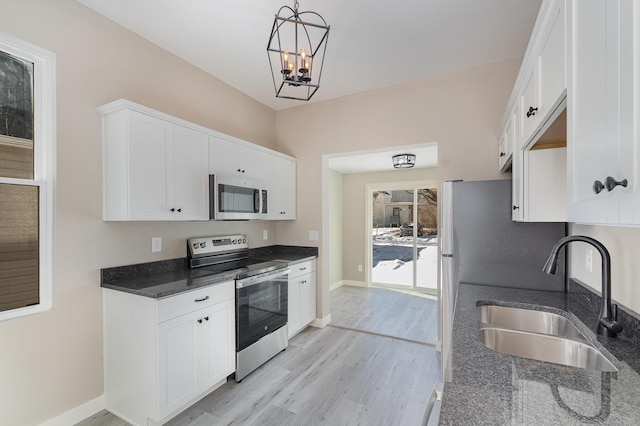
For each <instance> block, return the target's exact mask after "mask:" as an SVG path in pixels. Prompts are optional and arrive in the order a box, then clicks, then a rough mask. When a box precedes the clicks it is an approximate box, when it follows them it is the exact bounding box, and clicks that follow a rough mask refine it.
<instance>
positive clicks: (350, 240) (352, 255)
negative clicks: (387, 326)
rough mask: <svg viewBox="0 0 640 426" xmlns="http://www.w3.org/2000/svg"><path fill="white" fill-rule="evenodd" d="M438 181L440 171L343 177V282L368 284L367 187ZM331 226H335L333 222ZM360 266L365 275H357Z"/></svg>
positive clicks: (407, 171) (363, 174) (392, 172)
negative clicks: (366, 277)
mask: <svg viewBox="0 0 640 426" xmlns="http://www.w3.org/2000/svg"><path fill="white" fill-rule="evenodd" d="M437 179H438V169H436V168H430V169H413V170H394V171H391V172H378V173H352V174H345V175H344V179H343V180H344V184H343V197H342V198H343V204H344V211H343V216H342V217H343V225H342V226H343V228H344V233H343V234H342V244H343V247H344V249H343V250H344V260H343V262H344V265H343V269H342V276H343V278H342V279H343V280H350V281H360V282H364V281H365V271H364V268H366V266H365V265H366V261H365V259H366V258H365V256H366V254H367V247H366V239H367V237H366V234H365V230H366V224H365V222H364V220H365V218H366V217H367V203H371V200H370V199H368V198H366V186H367V185H368V184H378V183H391V182H417V181H437ZM331 225H333V222H332V223H331ZM358 265H363V271H362V272H358V269H357V266H358ZM330 269H331V270H333V265H330ZM331 284H333V283H331Z"/></svg>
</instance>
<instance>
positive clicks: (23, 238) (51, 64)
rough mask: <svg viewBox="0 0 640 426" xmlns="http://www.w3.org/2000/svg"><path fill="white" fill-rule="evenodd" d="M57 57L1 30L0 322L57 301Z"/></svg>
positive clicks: (38, 309)
mask: <svg viewBox="0 0 640 426" xmlns="http://www.w3.org/2000/svg"><path fill="white" fill-rule="evenodd" d="M54 147H55V57H54V55H53V54H51V53H49V52H46V51H44V50H42V49H40V48H38V47H35V46H33V45H30V44H28V43H25V42H23V41H20V40H18V39H14V38H12V37H10V36H7V35H5V34H0V320H6V319H11V318H16V317H20V316H24V315H29V314H34V313H37V312H42V311H45V310H48V309H50V308H51V304H52V274H51V263H52V262H51V255H52V250H51V248H52V217H53V206H52V199H53V197H52V194H53V164H54V161H53V159H54V158H53V157H54V152H55V150H54Z"/></svg>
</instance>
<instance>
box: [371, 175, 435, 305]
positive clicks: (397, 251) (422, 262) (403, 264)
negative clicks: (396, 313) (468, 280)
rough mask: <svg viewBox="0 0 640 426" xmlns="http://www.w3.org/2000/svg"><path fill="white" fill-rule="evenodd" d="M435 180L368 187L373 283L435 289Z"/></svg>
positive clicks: (414, 288) (427, 290) (386, 285)
mask: <svg viewBox="0 0 640 426" xmlns="http://www.w3.org/2000/svg"><path fill="white" fill-rule="evenodd" d="M429 186H430V185H425V184H424V183H422V184H403V185H400V186H398V185H394V186H392V185H385V186H370V187H369V188H368V192H369V196H368V202H369V203H370V206H369V207H370V208H368V209H367V211H368V212H369V218H368V220H367V223H368V224H370V232H369V234H368V235H369V236H370V238H369V254H370V256H369V259H370V263H369V271H368V272H369V273H368V277H369V279H368V282H369V284H370V285H374V286H384V287H396V288H406V289H413V290H419V291H425V292H429V293H433V294H435V291H436V283H437V274H438V272H437V246H438V235H437V232H438V194H437V188H435V187H429Z"/></svg>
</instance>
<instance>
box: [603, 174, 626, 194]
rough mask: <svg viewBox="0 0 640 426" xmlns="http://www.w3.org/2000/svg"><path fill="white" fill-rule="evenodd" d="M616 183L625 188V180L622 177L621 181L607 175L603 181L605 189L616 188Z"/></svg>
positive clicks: (611, 189)
mask: <svg viewBox="0 0 640 426" xmlns="http://www.w3.org/2000/svg"><path fill="white" fill-rule="evenodd" d="M618 185H620V186H622V187H623V188H626V187H627V180H626V179H622V180H621V181H617V180H615V179H614V178H612V177H611V176H607V178H606V179H605V181H604V186H605V187H606V188H607V191H613V190H614V189H616V186H618Z"/></svg>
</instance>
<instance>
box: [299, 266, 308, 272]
mask: <svg viewBox="0 0 640 426" xmlns="http://www.w3.org/2000/svg"><path fill="white" fill-rule="evenodd" d="M306 270H307V267H306V266H305V267H304V268H299V269H298V271H306Z"/></svg>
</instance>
